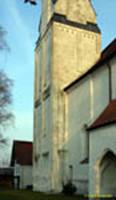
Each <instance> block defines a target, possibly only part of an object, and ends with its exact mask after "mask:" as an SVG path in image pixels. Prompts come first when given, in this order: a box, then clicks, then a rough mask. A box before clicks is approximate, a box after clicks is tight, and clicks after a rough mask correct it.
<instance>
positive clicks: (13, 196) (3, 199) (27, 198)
mask: <svg viewBox="0 0 116 200" xmlns="http://www.w3.org/2000/svg"><path fill="white" fill-rule="evenodd" d="M0 200H84V199H83V198H80V197H77V196H73V197H71V196H64V195H48V194H41V193H38V192H31V191H24V190H19V191H16V190H10V191H5V190H4V191H2V190H0Z"/></svg>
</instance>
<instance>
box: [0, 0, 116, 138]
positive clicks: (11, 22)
mask: <svg viewBox="0 0 116 200" xmlns="http://www.w3.org/2000/svg"><path fill="white" fill-rule="evenodd" d="M46 1H47V0H46ZM71 1H73V0H71ZM38 3H39V0H38ZM93 5H94V8H95V10H96V13H97V19H98V20H97V21H98V24H99V26H100V28H101V31H102V48H104V47H105V46H106V45H107V44H108V43H110V42H111V41H112V40H113V39H114V38H115V36H116V12H115V9H116V0H101V1H100V0H93ZM39 18H40V3H39V4H38V6H31V5H29V4H24V3H23V0H4V1H3V0H0V25H2V26H3V27H4V28H5V29H6V30H7V32H8V34H7V42H8V44H9V46H10V48H11V52H10V53H9V54H6V53H4V52H3V53H1V58H0V61H1V65H0V67H1V68H4V69H5V70H6V72H7V73H8V75H9V76H10V78H12V79H13V80H14V87H13V106H12V109H13V111H14V114H15V118H16V119H15V125H14V127H13V128H10V129H8V130H7V131H6V135H8V136H9V138H10V140H11V141H12V140H13V139H20V140H32V137H33V85H34V48H35V42H36V40H37V36H38V24H39Z"/></svg>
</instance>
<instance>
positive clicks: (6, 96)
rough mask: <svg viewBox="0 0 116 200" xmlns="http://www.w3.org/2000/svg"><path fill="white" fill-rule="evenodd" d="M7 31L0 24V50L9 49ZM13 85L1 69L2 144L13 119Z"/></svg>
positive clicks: (0, 117)
mask: <svg viewBox="0 0 116 200" xmlns="http://www.w3.org/2000/svg"><path fill="white" fill-rule="evenodd" d="M5 35H6V31H5V30H4V29H3V27H2V26H0V51H3V50H5V51H9V50H10V49H9V46H8V44H7V42H6V40H5ZM12 86H13V82H12V80H11V79H10V78H8V76H7V74H6V73H5V72H4V71H3V70H2V69H0V144H5V143H6V138H5V137H4V136H3V131H4V128H6V127H7V126H8V125H10V123H11V120H12V119H13V114H12V112H11V109H10V107H11V104H12V93H11V91H12Z"/></svg>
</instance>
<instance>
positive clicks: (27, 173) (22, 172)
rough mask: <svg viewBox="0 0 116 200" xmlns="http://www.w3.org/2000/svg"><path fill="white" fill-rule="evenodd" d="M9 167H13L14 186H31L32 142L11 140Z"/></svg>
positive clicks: (23, 187)
mask: <svg viewBox="0 0 116 200" xmlns="http://www.w3.org/2000/svg"><path fill="white" fill-rule="evenodd" d="M11 167H13V168H14V187H15V188H16V189H28V188H31V187H32V184H33V180H32V142H28V141H17V140H15V141H14V142H13V148H12V155H11Z"/></svg>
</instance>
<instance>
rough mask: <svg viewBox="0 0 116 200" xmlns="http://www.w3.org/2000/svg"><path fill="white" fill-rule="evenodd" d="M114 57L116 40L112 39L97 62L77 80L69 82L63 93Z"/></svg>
mask: <svg viewBox="0 0 116 200" xmlns="http://www.w3.org/2000/svg"><path fill="white" fill-rule="evenodd" d="M114 55H116V39H114V40H113V41H112V42H111V43H110V44H109V45H108V46H107V47H106V48H105V49H104V50H103V51H102V53H101V56H100V58H99V59H98V61H97V62H96V63H95V64H94V65H93V66H92V67H91V68H90V69H89V70H88V71H86V72H85V73H84V74H83V75H81V76H80V77H79V78H77V79H76V80H74V81H73V82H71V83H70V84H69V85H68V86H66V87H65V88H64V91H66V90H68V89H70V88H71V87H72V86H73V85H75V84H76V83H78V82H79V81H80V80H82V79H83V78H85V77H86V76H87V75H88V74H90V73H92V72H94V71H95V70H96V69H98V68H100V67H102V66H103V64H104V63H106V62H107V61H108V60H109V59H111V58H112V57H113V56H114Z"/></svg>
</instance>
